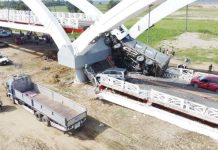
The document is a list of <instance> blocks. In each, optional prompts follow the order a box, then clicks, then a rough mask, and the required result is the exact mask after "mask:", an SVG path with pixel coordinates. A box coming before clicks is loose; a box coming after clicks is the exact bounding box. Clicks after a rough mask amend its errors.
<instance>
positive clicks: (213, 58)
mask: <svg viewBox="0 0 218 150" xmlns="http://www.w3.org/2000/svg"><path fill="white" fill-rule="evenodd" d="M176 56H177V57H178V58H180V59H182V60H184V59H185V58H187V57H188V58H190V59H191V61H192V62H194V63H197V64H202V63H203V62H208V63H215V64H218V48H217V49H209V50H205V49H199V48H192V49H185V50H184V49H180V50H177V52H176Z"/></svg>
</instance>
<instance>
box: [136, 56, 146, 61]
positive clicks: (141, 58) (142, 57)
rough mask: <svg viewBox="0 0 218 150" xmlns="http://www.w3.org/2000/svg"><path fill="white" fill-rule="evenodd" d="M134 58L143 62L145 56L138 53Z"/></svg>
mask: <svg viewBox="0 0 218 150" xmlns="http://www.w3.org/2000/svg"><path fill="white" fill-rule="evenodd" d="M136 60H137V61H138V62H143V61H144V60H145V57H144V56H143V55H138V56H137V57H136Z"/></svg>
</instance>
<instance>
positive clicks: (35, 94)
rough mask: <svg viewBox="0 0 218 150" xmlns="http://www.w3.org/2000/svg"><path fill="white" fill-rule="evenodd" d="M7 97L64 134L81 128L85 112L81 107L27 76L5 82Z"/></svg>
mask: <svg viewBox="0 0 218 150" xmlns="http://www.w3.org/2000/svg"><path fill="white" fill-rule="evenodd" d="M6 90H7V96H8V97H10V99H11V100H12V101H13V102H14V103H16V104H20V105H22V106H24V108H25V109H27V110H29V111H30V112H31V113H33V114H34V115H35V117H36V118H37V120H39V121H41V122H44V123H45V124H46V125H47V126H53V127H55V128H58V129H60V130H62V131H64V132H68V131H72V130H75V129H77V128H79V127H81V126H82V125H83V124H84V122H85V121H86V116H87V110H86V108H85V107H83V106H82V105H80V104H78V103H76V102H75V101H73V100H71V99H68V98H66V97H64V96H62V95H60V94H58V93H56V92H54V91H52V90H50V89H47V88H46V87H43V86H41V85H38V84H35V83H33V82H32V80H31V78H30V76H28V75H18V76H13V77H11V78H10V79H9V80H8V81H7V82H6Z"/></svg>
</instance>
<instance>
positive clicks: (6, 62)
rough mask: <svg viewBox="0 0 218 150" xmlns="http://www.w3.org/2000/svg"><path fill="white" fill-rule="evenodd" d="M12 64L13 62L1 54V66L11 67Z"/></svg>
mask: <svg viewBox="0 0 218 150" xmlns="http://www.w3.org/2000/svg"><path fill="white" fill-rule="evenodd" d="M9 64H12V61H11V60H10V59H9V58H8V57H5V56H3V55H1V54H0V65H9Z"/></svg>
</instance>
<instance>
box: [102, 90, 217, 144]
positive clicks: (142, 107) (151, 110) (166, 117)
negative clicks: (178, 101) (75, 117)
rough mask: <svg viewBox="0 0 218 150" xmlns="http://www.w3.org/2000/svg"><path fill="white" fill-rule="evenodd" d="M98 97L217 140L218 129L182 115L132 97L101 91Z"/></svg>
mask: <svg viewBox="0 0 218 150" xmlns="http://www.w3.org/2000/svg"><path fill="white" fill-rule="evenodd" d="M98 97H99V98H100V99H103V100H106V101H109V102H112V103H114V104H117V105H120V106H123V107H126V108H129V109H132V110H135V111H137V112H140V113H143V114H145V115H149V116H152V117H155V118H157V119H160V120H163V121H166V122H169V123H171V124H174V125H176V126H178V127H181V128H183V129H186V130H189V131H192V132H196V133H199V134H203V135H206V136H209V137H211V138H213V139H215V140H218V129H217V128H213V127H210V126H207V125H204V124H201V123H199V122H196V121H193V120H190V119H187V118H184V117H182V116H178V115H176V114H172V113H170V112H167V111H164V110H161V109H158V108H155V107H152V106H148V105H146V104H143V103H140V102H137V101H134V100H132V99H129V98H126V97H123V96H120V95H117V94H113V93H109V92H105V91H102V92H100V93H99V94H98Z"/></svg>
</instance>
